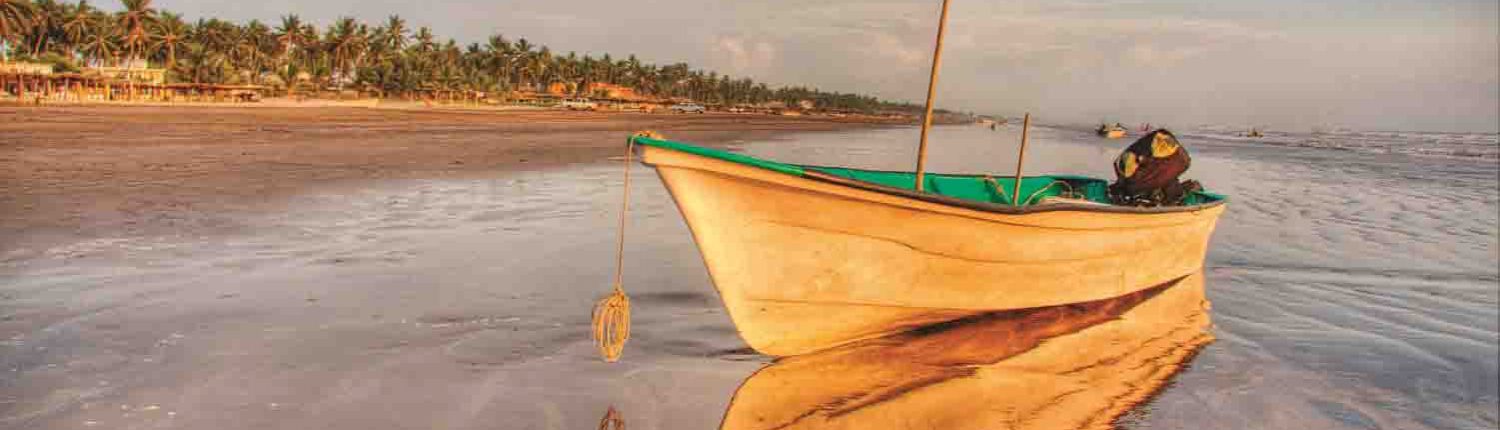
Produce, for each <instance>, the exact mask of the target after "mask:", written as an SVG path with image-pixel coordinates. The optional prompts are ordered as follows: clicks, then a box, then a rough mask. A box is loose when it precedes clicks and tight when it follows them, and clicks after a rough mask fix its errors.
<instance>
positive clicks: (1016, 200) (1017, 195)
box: [1010, 112, 1031, 206]
mask: <svg viewBox="0 0 1500 430" xmlns="http://www.w3.org/2000/svg"><path fill="white" fill-rule="evenodd" d="M1030 131H1031V112H1027V113H1026V117H1025V118H1024V119H1022V120H1021V153H1020V155H1017V156H1016V187H1015V188H1014V189H1013V190H1014V191H1012V192H1011V193H1010V199H1011V201H1010V204H1011V206H1020V205H1021V164H1023V163H1025V162H1026V134H1027V132H1030Z"/></svg>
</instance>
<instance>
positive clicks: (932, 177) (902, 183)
mask: <svg viewBox="0 0 1500 430" xmlns="http://www.w3.org/2000/svg"><path fill="white" fill-rule="evenodd" d="M632 139H634V140H635V143H636V144H638V145H647V146H655V147H658V148H665V149H671V150H674V151H682V152H686V153H689V154H694V155H701V156H704V157H709V158H715V159H719V160H724V161H730V162H734V163H739V164H744V165H747V166H754V167H759V168H762V169H767V170H772V171H776V172H781V173H785V174H788V175H793V176H806V174H807V172H808V171H814V172H818V173H821V174H824V175H829V176H837V177H841V178H846V179H852V180H856V181H862V182H868V183H872V184H877V185H883V186H887V187H892V188H898V189H904V190H912V189H914V186H915V184H916V173H913V172H888V171H878V170H862V169H851V168H847V167H823V166H810V165H797V164H787V163H780V162H775V161H771V160H763V159H759V158H755V157H751V156H748V155H744V154H735V153H732V152H726V151H722V150H717V149H711V148H704V147H701V146H697V145H691V144H687V143H682V142H674V141H670V140H662V139H652V138H649V137H634V138H632ZM923 182H924V184H923V188H924V189H925V190H926V191H927V192H929V193H933V194H938V195H941V196H945V197H952V198H956V199H962V200H970V201H978V202H985V203H994V204H1001V205H1007V206H1008V205H1012V204H1013V201H1014V197H1012V196H1011V195H1010V194H1011V192H1012V190H1014V188H1015V183H1016V182H1015V178H1014V177H1003V176H989V175H957V174H944V173H928V174H926V175H923ZM1020 195H1021V198H1022V200H1023V202H1024V205H1032V204H1037V203H1038V202H1041V201H1042V199H1045V198H1047V197H1071V198H1079V199H1085V200H1089V201H1092V202H1096V203H1104V204H1108V203H1109V202H1110V201H1109V182H1108V181H1105V180H1103V179H1098V178H1090V177H1086V176H1071V175H1044V176H1027V177H1024V178H1021V193H1020ZM1223 199H1224V197H1223V196H1220V195H1218V194H1213V193H1208V192H1195V193H1193V194H1192V195H1189V196H1188V197H1187V200H1186V201H1185V202H1184V204H1185V205H1188V206H1192V205H1199V204H1205V203H1212V202H1216V201H1219V200H1223Z"/></svg>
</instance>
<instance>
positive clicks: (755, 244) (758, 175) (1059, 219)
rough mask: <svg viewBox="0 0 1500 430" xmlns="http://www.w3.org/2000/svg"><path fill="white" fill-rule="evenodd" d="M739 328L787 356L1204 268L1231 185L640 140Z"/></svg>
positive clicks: (1091, 295)
mask: <svg viewBox="0 0 1500 430" xmlns="http://www.w3.org/2000/svg"><path fill="white" fill-rule="evenodd" d="M633 139H634V143H635V148H636V151H638V152H639V153H640V160H641V162H642V163H644V164H647V165H650V166H654V167H655V168H656V170H657V172H658V173H659V174H660V177H661V179H662V182H663V183H664V184H665V185H666V188H667V190H668V191H669V192H670V193H671V195H672V197H673V199H674V200H675V201H676V203H677V207H678V209H679V210H681V212H682V215H683V218H684V219H685V220H686V221H687V225H688V227H689V228H690V229H691V230H692V234H693V239H694V240H695V241H696V242H697V244H698V249H699V251H700V252H701V253H702V256H703V261H704V263H705V265H706V266H707V267H708V272H709V275H710V277H711V278H712V279H713V282H714V285H715V286H716V287H717V289H718V291H719V296H720V298H721V299H722V300H723V301H724V305H725V307H726V308H727V309H728V311H729V316H730V318H731V319H732V320H733V321H734V324H735V327H736V328H737V329H738V330H739V333H740V336H741V337H742V338H743V339H744V340H745V342H746V343H748V344H749V345H750V347H752V348H754V349H755V350H756V351H760V352H762V353H765V354H768V355H773V356H788V355H797V354H803V353H808V352H812V351H818V350H822V349H826V348H829V347H832V346H836V345H840V344H844V343H848V342H851V341H854V340H859V339H865V338H871V337H878V336H884V335H887V334H890V333H895V332H900V331H905V330H909V329H912V328H915V327H919V326H922V325H927V324H932V323H937V322H943V321H950V320H954V319H958V318H962V317H965V316H970V315H973V314H976V313H981V312H990V311H996V310H1007V309H1025V308H1035V307H1043V306H1057V305H1064V304H1070V303H1080V302H1087V301H1094V300H1102V299H1109V298H1113V297H1119V296H1122V295H1126V294H1130V293H1134V292H1137V291H1141V290H1143V289H1147V288H1150V287H1152V286H1156V285H1161V284H1163V283H1166V282H1169V281H1172V280H1174V279H1178V278H1181V277H1183V276H1187V275H1189V274H1192V273H1195V272H1197V271H1199V270H1201V269H1202V267H1203V257H1204V254H1205V252H1206V251H1207V250H1208V240H1209V236H1210V235H1211V234H1212V233H1213V230H1214V226H1215V224H1216V222H1217V220H1218V218H1219V215H1220V214H1221V213H1223V211H1224V201H1225V199H1224V197H1223V196H1220V195H1217V194H1212V193H1207V192H1196V193H1194V194H1191V195H1190V196H1189V198H1188V201H1187V202H1186V206H1175V207H1153V208H1144V207H1127V206H1115V205H1111V204H1108V202H1109V198H1108V196H1107V187H1108V182H1107V181H1105V180H1103V179H1095V178H1088V177H1082V176H1065V175H1055V176H1029V177H1025V178H1024V179H1023V180H1022V186H1021V193H1019V195H1023V196H1026V197H1024V198H1022V199H1020V200H1021V203H1022V204H1020V205H1015V204H1013V200H1014V199H1013V198H1012V196H1010V195H1009V194H1011V193H1012V191H1011V188H1012V186H1014V184H1015V181H1014V179H1013V178H1010V177H992V176H989V175H957V174H927V175H926V176H925V179H924V187H923V188H924V189H925V190H927V191H926V192H919V191H914V190H913V187H914V185H915V175H914V174H913V173H912V172H885V171H872V170H859V169H851V168H842V167H820V166H809V165H794V164H786V163H779V162H775V161H769V160H763V159H759V158H754V157H749V156H745V155H741V154H733V153H728V152H724V151H719V150H714V149H709V148H703V147H699V146H694V145H690V144H686V143H680V142H673V141H668V140H660V139H652V138H647V137H634V138H633Z"/></svg>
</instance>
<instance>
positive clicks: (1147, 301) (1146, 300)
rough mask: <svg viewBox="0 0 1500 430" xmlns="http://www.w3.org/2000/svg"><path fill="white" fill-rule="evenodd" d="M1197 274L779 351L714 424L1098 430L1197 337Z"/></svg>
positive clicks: (1203, 331)
mask: <svg viewBox="0 0 1500 430" xmlns="http://www.w3.org/2000/svg"><path fill="white" fill-rule="evenodd" d="M1209 324H1210V321H1209V315H1208V301H1207V299H1206V298H1205V297H1204V288H1203V275H1202V273H1201V272H1199V273H1195V274H1192V275H1189V276H1187V277H1184V278H1182V279H1179V280H1177V281H1174V282H1171V283H1168V284H1166V285H1162V286H1158V287H1155V288H1151V289H1148V290H1143V291H1140V292H1137V293H1134V294H1131V295H1128V296H1123V297H1120V298H1116V299H1109V300H1101V301H1096V302H1089V303H1082V304H1075V305H1066V306H1056V307H1049V308H1040V309H1028V310H1021V311H1008V312H999V313H989V314H983V315H979V316H975V317H970V318H965V319H963V320H960V321H955V322H950V323H944V324H940V325H937V326H931V327H925V328H922V329H919V330H917V331H913V332H909V333H904V334H899V335H895V336H890V337H885V338H879V339H872V340H867V341H861V342H858V343H854V344H849V345H846V346H842V347H838V348H835V349H831V350H826V351H822V352H818V353H814V354H808V355H802V356H794V357H787V358H783V359H781V360H779V361H777V362H775V363H773V364H770V365H768V366H766V367H764V368H762V369H760V370H759V371H757V372H756V373H755V374H753V375H751V376H750V377H749V378H748V379H746V380H745V382H744V383H743V384H741V385H740V388H739V390H738V391H737V392H736V393H735V395H734V399H733V400H732V401H731V402H730V404H729V409H728V411H726V412H725V415H724V421H723V424H722V425H721V426H720V428H721V429H722V430H760V429H880V428H893V429H955V430H958V429H987V430H988V429H1074V428H1079V429H1092V428H1110V427H1112V426H1113V423H1114V421H1115V420H1116V419H1117V418H1119V417H1120V416H1121V415H1123V414H1125V413H1126V412H1129V411H1130V410H1131V408H1133V407H1134V406H1136V405H1137V404H1140V403H1141V402H1144V401H1146V400H1147V399H1149V398H1150V397H1151V396H1152V395H1153V394H1155V393H1156V392H1157V391H1158V390H1159V389H1160V388H1161V387H1162V386H1164V385H1165V384H1166V382H1167V381H1168V379H1170V378H1171V377H1172V375H1173V374H1175V373H1176V372H1177V371H1178V370H1179V369H1180V368H1182V367H1183V366H1184V365H1185V364H1186V362H1187V361H1188V360H1190V359H1191V358H1192V357H1193V355H1194V354H1195V353H1196V352H1197V351H1198V350H1199V349H1200V348H1202V347H1203V346H1204V345H1207V344H1208V343H1209V342H1212V341H1213V336H1212V334H1210V333H1209V331H1208V327H1209Z"/></svg>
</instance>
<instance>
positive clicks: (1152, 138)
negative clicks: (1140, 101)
mask: <svg viewBox="0 0 1500 430" xmlns="http://www.w3.org/2000/svg"><path fill="white" fill-rule="evenodd" d="M1192 162H1193V159H1192V157H1189V156H1188V152H1187V148H1185V147H1183V146H1182V144H1180V143H1178V142H1177V136H1174V135H1172V132H1170V131H1167V130H1166V129H1157V130H1156V131H1153V132H1150V133H1146V135H1145V136H1142V137H1141V138H1140V139H1139V140H1136V141H1135V143H1133V144H1131V145H1130V146H1129V147H1127V148H1125V152H1124V153H1121V154H1120V156H1119V157H1118V158H1116V159H1115V183H1114V184H1111V185H1110V186H1109V199H1110V201H1112V202H1114V204H1117V205H1124V206H1178V205H1181V204H1182V203H1183V200H1184V199H1185V198H1186V197H1187V196H1188V194H1191V193H1192V192H1194V191H1200V190H1202V189H1203V186H1201V185H1199V184H1198V181H1192V180H1189V181H1179V180H1178V177H1180V176H1182V174H1183V173H1185V172H1187V170H1188V167H1189V166H1190V165H1191V164H1192Z"/></svg>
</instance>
